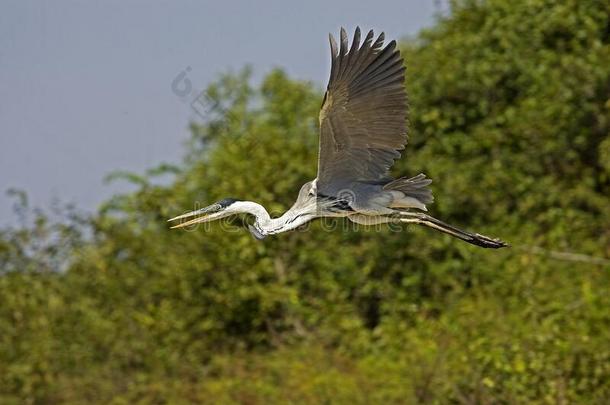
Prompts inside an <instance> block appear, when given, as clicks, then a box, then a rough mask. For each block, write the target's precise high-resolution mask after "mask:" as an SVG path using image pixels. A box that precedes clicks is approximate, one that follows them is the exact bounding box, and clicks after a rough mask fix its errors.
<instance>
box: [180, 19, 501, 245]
mask: <svg viewBox="0 0 610 405" xmlns="http://www.w3.org/2000/svg"><path fill="white" fill-rule="evenodd" d="M329 38H330V50H331V69H330V79H329V82H328V86H327V89H326V93H325V95H324V100H323V102H322V107H321V109H320V116H319V121H320V150H319V156H318V175H317V177H316V178H315V179H314V180H312V181H310V182H307V183H305V184H304V185H303V187H301V190H300V192H299V195H298V198H297V200H296V202H295V203H294V205H293V206H292V207H291V208H290V209H289V210H288V211H286V212H285V213H284V214H283V215H282V216H281V217H279V218H271V217H270V216H269V214H268V212H267V210H265V208H264V207H262V206H261V205H260V204H257V203H254V202H251V201H239V200H235V199H225V200H222V201H221V202H220V203H216V204H213V205H211V206H209V207H206V208H203V209H200V210H196V211H192V212H188V213H186V214H183V215H179V216H177V217H175V218H172V219H170V221H178V220H185V219H187V218H192V217H195V218H194V219H189V220H187V221H184V222H181V223H178V224H177V225H175V226H173V228H180V227H185V226H189V225H194V224H197V223H201V222H208V221H213V220H216V219H220V218H223V217H226V216H229V215H233V214H238V213H248V214H251V215H254V217H255V221H254V224H253V225H250V226H249V229H250V231H251V232H252V234H253V235H254V236H255V237H256V238H257V239H263V238H265V237H266V236H267V235H272V234H277V233H281V232H285V231H288V230H291V229H295V228H296V227H298V226H299V225H301V224H303V223H306V222H308V221H311V220H313V219H315V218H320V217H347V218H349V219H350V220H351V221H353V222H355V223H358V224H363V225H376V224H382V223H390V222H396V223H405V224H418V225H424V226H426V227H429V228H432V229H436V230H439V231H441V232H444V233H447V234H449V235H451V236H454V237H457V238H460V239H462V240H464V241H466V242H468V243H471V244H474V245H477V246H482V247H487V248H500V247H504V246H507V245H506V244H505V243H504V242H502V241H500V240H499V239H492V238H489V237H487V236H483V235H480V234H477V233H471V232H467V231H464V230H461V229H459V228H456V227H454V226H452V225H448V224H446V223H444V222H442V221H440V220H438V219H436V218H433V217H431V216H429V215H427V214H425V213H423V212H421V211H427V207H426V205H427V204H430V203H432V202H433V201H434V198H433V197H432V192H431V191H430V189H429V188H428V186H429V185H430V183H431V182H432V180H430V179H428V178H427V177H426V176H425V175H424V174H421V173H420V174H418V175H416V176H414V177H410V178H407V177H402V178H398V179H393V178H392V177H391V175H390V168H391V167H392V165H393V164H394V162H395V160H396V159H398V158H399V157H400V151H401V150H402V149H404V147H405V146H406V144H407V94H406V90H405V77H404V75H405V67H404V63H403V59H402V57H401V56H400V51H399V50H398V49H397V48H396V42H395V41H391V42H390V43H388V44H387V45H386V46H383V42H384V34H383V33H381V34H380V35H379V36H378V37H377V39H374V34H373V31H369V32H368V34H367V35H366V37H365V39H364V41H362V43H361V42H360V40H361V33H360V29H359V28H356V31H355V33H354V37H353V40H352V43H351V45H350V44H349V43H348V39H347V33H346V32H345V30H344V29H343V28H341V32H340V42H339V45H337V42H336V41H335V39H334V38H333V36H332V35H330V36H329Z"/></svg>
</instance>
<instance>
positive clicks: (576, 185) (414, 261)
mask: <svg viewBox="0 0 610 405" xmlns="http://www.w3.org/2000/svg"><path fill="white" fill-rule="evenodd" d="M401 47H402V51H403V53H404V55H405V61H406V64H407V89H408V93H409V100H410V101H409V104H410V112H409V118H410V127H411V128H410V140H409V145H408V146H407V149H406V150H405V153H404V154H403V158H402V159H401V160H400V161H399V162H398V164H397V165H396V166H395V167H394V174H396V175H415V174H417V173H419V172H424V173H426V174H427V175H428V176H430V177H431V178H432V179H434V180H435V182H434V183H433V184H432V189H433V192H434V193H435V195H436V197H437V200H436V202H435V204H433V205H432V206H431V211H432V213H433V214H434V215H435V216H437V217H439V218H442V219H443V220H446V221H448V222H450V223H455V224H459V225H460V226H464V227H466V228H470V229H475V230H480V231H481V232H483V233H486V234H490V235H497V236H499V237H501V238H502V239H504V240H507V241H508V242H510V243H511V244H512V247H511V248H510V249H504V250H501V251H489V250H484V249H478V248H477V247H474V246H471V245H468V244H465V243H462V242H460V241H457V240H455V239H452V238H450V237H448V236H446V235H442V234H437V233H434V232H430V231H429V230H426V229H419V228H416V227H408V228H396V227H387V226H384V227H379V228H373V229H367V228H359V229H355V226H354V225H353V224H351V223H350V222H349V221H347V220H346V221H343V220H333V221H318V222H315V223H312V224H311V225H309V226H308V227H306V229H301V230H297V231H294V232H291V233H289V234H285V235H280V236H278V237H273V238H268V239H266V240H265V241H263V242H260V241H256V240H255V239H253V238H252V237H251V236H250V234H249V233H248V232H247V231H245V230H244V224H245V223H246V222H247V221H248V220H249V219H248V218H247V217H236V218H232V219H230V220H228V221H225V222H223V223H219V224H210V225H209V226H206V227H205V228H204V227H199V228H198V229H196V230H194V231H192V232H183V231H178V232H176V231H170V230H169V229H168V226H167V223H166V219H167V218H169V217H171V216H173V215H175V214H176V213H180V212H183V211H184V210H185V209H188V208H191V207H193V205H194V204H195V206H197V205H204V204H207V203H211V202H214V201H217V200H219V199H221V198H223V197H228V196H231V197H239V198H243V199H250V200H254V201H257V202H259V203H261V204H263V205H265V206H266V207H268V209H269V210H270V211H271V212H272V213H275V214H278V213H280V212H281V211H283V210H285V209H287V208H288V207H289V206H290V205H291V203H292V202H293V200H294V198H295V197H296V194H297V192H298V190H299V187H300V186H301V184H303V183H304V182H306V181H308V180H311V179H313V178H314V177H315V175H316V169H317V168H316V157H317V148H318V146H317V145H318V135H317V133H318V111H319V107H320V103H321V96H322V91H321V89H319V88H317V87H316V86H314V85H312V84H311V83H307V82H302V81H298V80H294V79H292V78H290V77H288V76H287V75H286V73H284V72H283V71H282V70H274V71H273V72H271V73H270V74H268V75H267V76H266V77H265V78H264V80H263V81H262V83H260V85H254V84H253V82H252V80H251V79H250V74H249V70H248V69H244V70H243V71H241V72H239V73H237V74H227V75H224V76H222V77H220V78H219V79H218V81H217V82H215V83H213V84H212V85H211V86H210V87H209V88H208V90H207V97H208V99H209V102H210V106H211V107H210V108H211V110H210V114H209V115H208V117H207V119H206V120H205V122H201V123H193V124H192V125H191V130H192V137H191V140H190V142H189V144H188V145H187V148H186V153H185V158H184V160H183V161H182V162H181V163H180V164H178V165H176V166H172V165H166V164H162V165H159V166H158V167H156V168H152V169H151V170H150V171H148V172H147V173H145V174H142V175H136V174H125V173H123V174H120V173H119V174H118V175H116V176H114V177H118V178H120V179H126V180H128V181H131V182H132V183H134V185H135V188H136V189H135V191H133V192H130V193H126V194H121V195H117V196H115V197H113V198H112V199H110V200H109V201H107V202H106V203H104V205H103V206H102V207H101V208H100V210H99V211H98V212H97V213H95V214H94V215H91V216H83V215H81V214H79V213H78V212H77V211H75V210H74V209H73V208H70V207H68V208H66V209H63V210H61V211H60V213H59V214H60V215H59V216H60V217H62V219H61V220H53V219H51V218H50V216H49V215H48V214H47V213H45V212H43V211H38V210H31V209H29V207H28V206H27V199H26V197H25V196H23V195H22V196H21V202H20V203H19V204H18V213H20V214H21V215H22V216H23V218H24V224H23V226H21V227H18V228H6V229H3V230H1V231H0V265H1V267H0V297H1V299H2V304H1V305H0V402H2V403H7V404H12V403H14V404H17V403H30V404H39V403H40V404H42V403H45V404H46V403H74V404H78V403H83V402H85V401H86V402H89V403H116V404H131V403H142V404H144V403H177V404H180V403H214V404H223V403H227V404H229V403H247V404H267V403H307V404H317V403H346V404H347V403H350V404H351V403H464V404H467V403H540V404H546V403H600V404H601V403H604V402H605V400H607V398H609V397H610V346H609V345H608V342H609V341H610V312H609V311H608V308H609V307H610V259H609V258H610V203H609V202H610V200H609V196H610V69H608V66H610V4H609V3H606V2H601V1H600V2H597V1H577V0H568V1H561V2H559V1H552V0H529V1H525V0H523V1H521V0H520V1H508V0H488V1H481V0H478V1H477V0H468V1H466V0H464V1H454V2H452V6H451V12H450V14H449V15H448V16H445V17H439V18H438V21H437V22H436V24H435V25H434V26H433V27H431V28H430V29H427V30H425V31H424V32H422V33H421V34H420V35H419V36H418V37H417V38H415V39H412V40H405V41H403V42H402V45H401ZM168 179H169V180H168Z"/></svg>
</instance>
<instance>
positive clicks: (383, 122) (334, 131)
mask: <svg viewBox="0 0 610 405" xmlns="http://www.w3.org/2000/svg"><path fill="white" fill-rule="evenodd" d="M383 40H384V34H383V33H381V35H379V37H378V38H377V40H375V41H374V42H373V31H370V32H369V33H368V35H367V36H366V38H365V39H364V42H363V43H362V46H360V29H359V28H356V32H355V34H354V39H353V41H352V45H351V47H350V48H349V50H348V42H347V34H346V32H345V30H344V29H343V28H341V45H340V48H339V50H337V43H336V42H335V39H334V38H333V37H332V35H330V50H331V71H330V80H329V83H328V87H327V90H326V94H325V95H324V102H323V103H322V109H321V111H320V154H319V158H318V181H317V189H318V192H320V193H323V194H327V195H335V194H336V193H337V192H339V191H340V190H342V189H345V188H347V187H349V185H350V184H352V183H353V182H354V181H362V182H380V181H384V180H386V179H388V178H389V169H390V167H391V166H392V165H393V164H394V161H395V160H396V159H397V158H398V157H400V152H399V150H401V149H403V148H404V147H405V145H406V143H407V94H406V91H405V85H404V72H405V67H404V65H403V60H402V57H401V56H400V52H399V51H398V50H397V49H396V41H391V42H390V43H389V44H387V45H386V46H385V47H383Z"/></svg>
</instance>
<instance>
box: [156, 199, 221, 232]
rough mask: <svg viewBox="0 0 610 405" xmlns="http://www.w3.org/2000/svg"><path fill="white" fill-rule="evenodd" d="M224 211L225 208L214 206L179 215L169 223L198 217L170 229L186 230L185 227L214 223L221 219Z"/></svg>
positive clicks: (169, 220)
mask: <svg viewBox="0 0 610 405" xmlns="http://www.w3.org/2000/svg"><path fill="white" fill-rule="evenodd" d="M222 210H223V207H222V206H221V205H220V204H212V205H210V206H209V207H205V208H202V209H199V210H195V211H191V212H187V213H186V214H182V215H178V216H177V217H174V218H171V219H168V220H167V222H172V221H178V220H181V219H185V218H191V217H194V216H198V217H197V218H194V219H191V220H190V221H185V222H180V223H179V224H177V225H173V226H171V227H170V229H175V228H184V227H185V226H189V225H193V224H198V223H201V222H208V221H213V220H215V219H218V218H221V217H222V215H221V214H222Z"/></svg>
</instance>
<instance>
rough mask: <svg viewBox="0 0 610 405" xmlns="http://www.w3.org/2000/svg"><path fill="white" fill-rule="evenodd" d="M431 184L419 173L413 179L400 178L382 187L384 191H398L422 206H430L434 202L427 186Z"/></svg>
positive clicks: (430, 181)
mask: <svg viewBox="0 0 610 405" xmlns="http://www.w3.org/2000/svg"><path fill="white" fill-rule="evenodd" d="M430 183H432V180H430V179H429V178H427V177H426V175H425V174H423V173H420V174H418V175H417V176H415V177H410V178H407V177H401V178H399V179H396V180H393V181H391V182H389V183H388V184H386V185H385V186H383V188H384V190H396V191H400V192H401V193H403V194H404V195H405V196H407V197H411V198H415V199H416V200H418V201H419V202H421V203H422V204H424V205H425V204H431V203H432V202H434V196H433V195H432V191H430V189H429V188H428V186H429V185H430Z"/></svg>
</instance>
